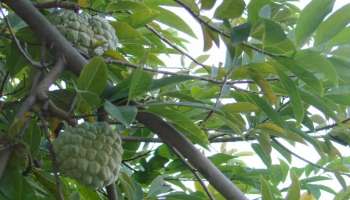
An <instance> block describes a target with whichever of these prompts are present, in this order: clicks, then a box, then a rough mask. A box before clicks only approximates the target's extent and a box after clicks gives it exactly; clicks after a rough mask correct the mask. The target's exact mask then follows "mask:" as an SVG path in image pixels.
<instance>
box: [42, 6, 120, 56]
mask: <svg viewBox="0 0 350 200" xmlns="http://www.w3.org/2000/svg"><path fill="white" fill-rule="evenodd" d="M49 19H50V21H51V22H52V23H53V24H55V25H56V27H57V29H58V30H59V31H60V32H61V33H62V34H63V35H64V36H65V37H66V38H67V40H69V41H70V42H71V43H72V44H73V46H74V47H76V48H78V49H79V50H80V51H81V53H83V54H86V55H89V56H96V55H102V54H103V53H104V52H105V51H107V50H109V49H112V50H115V49H116V48H117V44H118V39H117V36H116V34H115V30H114V28H113V27H112V26H111V25H110V24H109V23H108V21H107V20H106V19H105V18H103V17H101V16H98V15H90V14H89V13H86V12H82V13H76V12H74V11H71V10H59V11H56V12H54V13H52V14H51V15H50V16H49Z"/></svg>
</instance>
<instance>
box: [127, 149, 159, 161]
mask: <svg viewBox="0 0 350 200" xmlns="http://www.w3.org/2000/svg"><path fill="white" fill-rule="evenodd" d="M151 152H152V150H150V151H147V152H145V153H143V154H140V155H137V156H134V157H132V158H129V159H125V160H123V162H130V161H134V160H137V159H139V158H142V157H144V156H147V155H148V154H150V153H151Z"/></svg>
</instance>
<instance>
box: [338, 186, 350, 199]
mask: <svg viewBox="0 0 350 200" xmlns="http://www.w3.org/2000/svg"><path fill="white" fill-rule="evenodd" d="M349 198H350V186H349V187H347V188H345V189H343V190H342V191H340V192H338V193H337V195H336V196H335V198H334V200H348V199H349Z"/></svg>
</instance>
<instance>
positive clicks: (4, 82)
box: [0, 8, 10, 96]
mask: <svg viewBox="0 0 350 200" xmlns="http://www.w3.org/2000/svg"><path fill="white" fill-rule="evenodd" d="M0 9H1V8H0ZM9 76H10V72H6V75H5V77H4V79H2V82H1V86H0V96H3V93H4V89H5V85H6V82H7V79H8V78H9Z"/></svg>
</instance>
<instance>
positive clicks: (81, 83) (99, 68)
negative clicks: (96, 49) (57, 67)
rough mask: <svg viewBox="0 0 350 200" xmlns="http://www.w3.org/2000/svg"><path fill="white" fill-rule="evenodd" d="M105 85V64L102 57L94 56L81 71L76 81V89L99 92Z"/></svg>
mask: <svg viewBox="0 0 350 200" xmlns="http://www.w3.org/2000/svg"><path fill="white" fill-rule="evenodd" d="M106 85H107V65H106V63H105V62H104V60H103V58H102V57H94V58H92V59H91V60H90V62H89V63H88V64H86V65H85V66H84V68H83V70H82V71H81V73H80V76H79V79H78V82H77V86H78V89H79V90H86V91H90V92H93V93H96V94H101V93H102V92H103V90H104V89H105V87H106Z"/></svg>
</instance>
